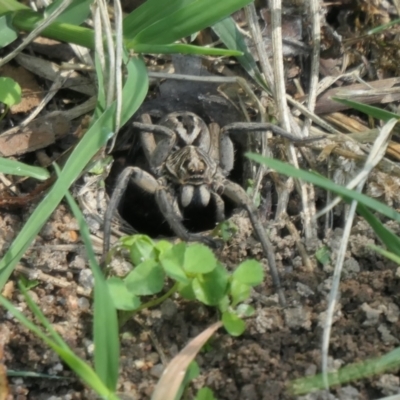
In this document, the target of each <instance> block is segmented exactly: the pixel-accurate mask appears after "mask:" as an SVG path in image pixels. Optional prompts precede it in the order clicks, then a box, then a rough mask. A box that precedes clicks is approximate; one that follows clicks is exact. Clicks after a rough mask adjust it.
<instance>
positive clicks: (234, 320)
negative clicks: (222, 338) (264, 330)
mask: <svg viewBox="0 0 400 400" xmlns="http://www.w3.org/2000/svg"><path fill="white" fill-rule="evenodd" d="M222 323H223V325H224V328H225V329H226V331H227V332H228V333H229V334H230V335H232V336H240V335H241V334H242V333H243V332H244V330H245V329H246V324H245V322H244V321H243V320H242V319H240V318H239V317H238V316H237V315H236V314H234V313H232V312H224V313H223V314H222Z"/></svg>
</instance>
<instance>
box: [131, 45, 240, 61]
mask: <svg viewBox="0 0 400 400" xmlns="http://www.w3.org/2000/svg"><path fill="white" fill-rule="evenodd" d="M126 47H127V48H128V49H133V50H135V52H136V53H156V54H176V53H180V54H196V55H204V56H224V57H231V56H240V55H242V53H241V52H240V51H236V50H227V49H220V48H214V47H200V46H194V45H191V44H181V43H174V44H146V43H138V44H133V43H131V42H127V43H126Z"/></svg>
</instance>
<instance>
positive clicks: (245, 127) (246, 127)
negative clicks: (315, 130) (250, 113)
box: [222, 122, 326, 144]
mask: <svg viewBox="0 0 400 400" xmlns="http://www.w3.org/2000/svg"><path fill="white" fill-rule="evenodd" d="M260 131H261V132H262V131H272V132H273V133H275V135H278V136H282V137H283V138H285V139H288V140H290V141H292V142H295V143H299V144H302V143H310V142H314V141H316V140H321V139H325V138H326V136H314V137H304V138H300V137H298V136H294V135H292V134H291V133H289V132H287V131H285V130H284V129H282V128H280V127H279V126H276V125H274V124H270V123H266V122H235V123H233V124H229V125H226V126H224V127H223V128H222V133H223V136H226V135H230V134H232V133H241V132H260Z"/></svg>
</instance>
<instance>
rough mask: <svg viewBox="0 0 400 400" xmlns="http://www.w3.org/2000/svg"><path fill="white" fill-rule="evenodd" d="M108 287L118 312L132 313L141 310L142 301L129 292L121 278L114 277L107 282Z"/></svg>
mask: <svg viewBox="0 0 400 400" xmlns="http://www.w3.org/2000/svg"><path fill="white" fill-rule="evenodd" d="M107 285H108V290H109V291H110V295H111V298H112V300H113V303H114V307H115V308H116V309H117V310H125V311H131V310H136V309H137V308H139V306H140V304H141V302H140V299H139V298H138V297H137V296H135V295H134V294H132V292H130V291H129V290H128V288H127V287H126V285H125V282H124V281H123V280H122V279H121V278H117V277H116V276H113V277H112V278H110V279H108V280H107Z"/></svg>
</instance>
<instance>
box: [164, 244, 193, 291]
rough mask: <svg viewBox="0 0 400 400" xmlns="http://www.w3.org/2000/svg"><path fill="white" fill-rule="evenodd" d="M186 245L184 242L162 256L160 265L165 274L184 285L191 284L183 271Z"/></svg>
mask: <svg viewBox="0 0 400 400" xmlns="http://www.w3.org/2000/svg"><path fill="white" fill-rule="evenodd" d="M185 252H186V243H184V242H182V243H179V244H177V245H175V246H173V247H172V248H171V249H169V250H167V251H165V252H164V253H162V254H161V255H160V263H161V265H162V267H163V268H164V271H165V273H166V274H167V275H168V276H169V277H170V278H172V279H174V280H176V281H177V282H179V283H182V284H183V285H187V284H189V283H190V280H189V279H188V277H187V276H186V273H185V271H184V270H183V264H184V259H185Z"/></svg>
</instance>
